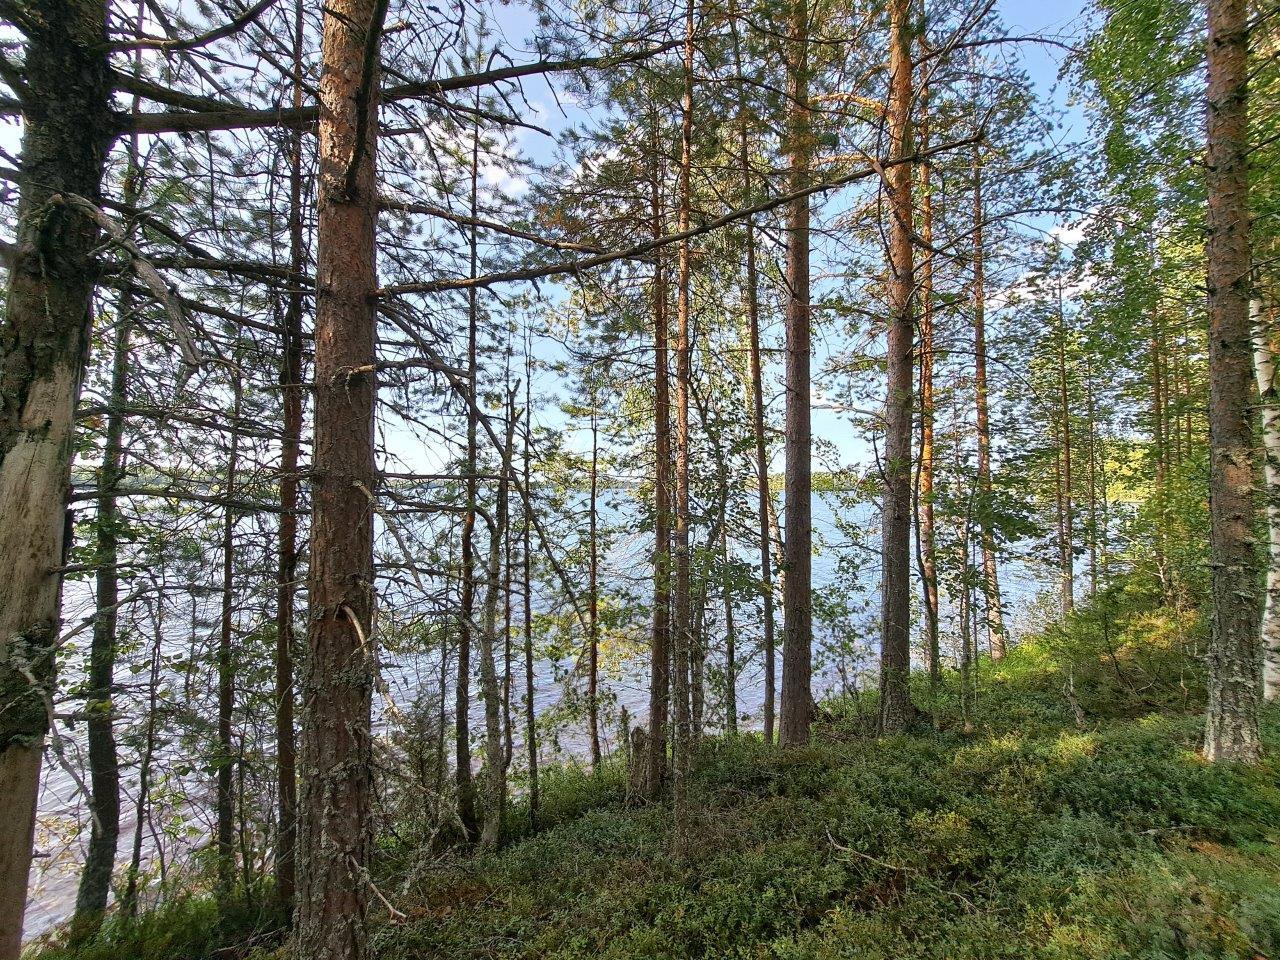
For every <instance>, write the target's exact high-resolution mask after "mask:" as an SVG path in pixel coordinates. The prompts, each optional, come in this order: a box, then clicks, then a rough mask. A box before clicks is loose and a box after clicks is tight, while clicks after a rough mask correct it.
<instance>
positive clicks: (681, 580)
mask: <svg viewBox="0 0 1280 960" xmlns="http://www.w3.org/2000/svg"><path fill="white" fill-rule="evenodd" d="M693 55H694V0H686V3H685V39H684V94H683V97H682V100H681V124H680V176H679V203H678V209H677V227H676V229H677V230H679V231H681V232H684V231H686V230H688V229H689V223H690V206H691V202H692V200H691V196H690V191H691V186H690V168H691V166H692V164H693ZM692 252H693V251H692V248H691V246H690V242H689V239H688V238H687V237H686V238H685V239H684V240H682V241H681V242H680V249H679V262H678V265H677V272H678V278H677V287H678V289H677V294H676V297H677V299H676V342H675V354H676V378H675V404H676V411H675V413H676V417H675V444H674V447H675V494H676V496H675V500H676V502H675V568H676V569H675V574H676V576H675V638H674V639H675V643H674V651H673V653H674V657H673V669H674V671H675V677H674V681H673V683H672V685H671V693H672V699H673V701H674V703H673V704H672V715H673V719H674V720H675V738H674V742H673V754H674V760H675V763H674V770H673V776H672V787H673V789H674V793H675V804H676V808H677V810H678V809H680V808H682V807H683V804H684V795H685V788H686V786H687V784H688V774H689V760H690V757H689V751H690V748H691V747H692V743H693V735H692V723H691V717H690V708H691V703H690V698H689V665H690V654H691V651H692V646H693V597H692V583H691V571H690V556H689V550H690V543H689V533H690V531H689V391H690V388H691V386H692V378H693V369H692V356H693V351H692V344H691V342H690V330H689V325H690V321H691V317H690V304H689V297H690V284H691V282H692V277H691V271H692V265H691V263H690V260H691V257H692Z"/></svg>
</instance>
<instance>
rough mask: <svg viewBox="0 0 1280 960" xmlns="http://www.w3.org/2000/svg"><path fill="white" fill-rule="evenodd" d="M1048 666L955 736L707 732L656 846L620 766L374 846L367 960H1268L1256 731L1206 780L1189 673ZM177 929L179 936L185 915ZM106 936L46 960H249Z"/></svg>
mask: <svg viewBox="0 0 1280 960" xmlns="http://www.w3.org/2000/svg"><path fill="white" fill-rule="evenodd" d="M1108 643H1110V641H1108ZM1073 656H1074V660H1072V662H1071V663H1070V666H1069V671H1070V672H1069V673H1067V672H1066V671H1065V670H1064V666H1063V665H1064V662H1065V661H1064V659H1063V657H1062V656H1061V651H1060V650H1059V651H1058V652H1057V653H1055V652H1054V651H1053V650H1051V649H1050V648H1049V646H1047V645H1045V644H1038V643H1030V644H1027V645H1025V646H1024V647H1022V648H1020V649H1019V650H1017V651H1015V653H1014V654H1012V655H1011V656H1010V657H1009V658H1008V659H1007V660H1006V661H1005V662H1004V663H1003V664H1000V665H998V666H996V665H992V664H990V663H988V662H986V661H984V662H983V664H982V673H983V675H982V677H981V679H980V682H979V685H978V686H979V692H978V702H977V706H976V711H975V712H974V718H975V729H974V730H973V731H972V732H969V733H966V732H964V730H963V723H962V721H961V714H960V712H959V708H958V702H957V700H956V698H955V695H956V692H957V690H958V678H956V677H954V676H950V677H948V678H947V680H946V686H945V689H944V690H943V692H942V693H941V695H939V696H937V697H935V698H934V699H933V701H932V702H933V716H932V722H930V719H929V718H928V717H926V718H925V721H924V722H923V723H922V725H921V727H920V728H919V729H918V730H917V731H915V732H912V733H909V734H905V735H901V736H894V737H887V738H877V737H873V736H870V735H869V734H868V733H867V730H868V727H869V716H871V715H872V713H871V711H873V710H874V704H873V703H872V702H871V701H869V700H867V699H865V698H864V699H862V700H858V699H853V700H847V701H839V702H835V703H831V704H828V705H827V708H826V709H825V710H824V715H823V719H822V722H821V723H820V724H819V725H818V727H817V729H816V730H815V737H814V742H813V744H812V745H811V746H810V747H808V748H805V749H799V750H789V751H785V752H783V751H779V750H777V749H774V748H770V747H768V746H766V745H765V744H763V743H762V741H761V740H760V738H759V737H758V736H743V737H739V738H734V739H726V738H708V739H707V740H705V741H704V743H703V747H702V751H701V755H700V758H699V762H698V764H697V769H696V772H695V773H694V775H693V777H692V782H691V784H690V789H689V801H688V805H687V809H686V810H685V811H684V812H683V815H682V816H681V817H680V820H679V824H678V827H677V821H676V820H675V818H674V816H673V813H672V811H671V810H670V808H669V807H666V806H661V805H629V804H628V803H627V802H626V797H625V782H626V776H625V770H624V769H623V765H622V763H621V762H618V763H607V764H606V766H605V769H604V770H602V771H601V772H600V773H598V774H595V775H592V774H591V773H589V772H587V771H581V770H573V769H568V770H563V769H562V770H553V771H551V772H550V774H549V775H548V776H547V777H546V778H545V779H544V783H543V800H544V802H543V808H542V825H541V827H540V829H539V830H538V832H536V833H528V834H527V835H525V836H513V837H512V838H511V839H510V841H509V842H508V843H507V844H506V845H505V847H504V848H503V849H502V850H501V851H500V852H498V853H496V854H493V855H485V856H470V855H466V856H463V855H456V856H445V858H444V859H443V860H442V859H441V856H440V854H439V853H431V854H428V853H426V852H425V851H422V850H415V849H413V848H412V845H397V844H393V843H384V844H383V845H382V846H381V848H380V854H379V858H378V859H379V861H380V864H381V868H382V870H381V871H380V872H383V876H384V877H385V879H384V880H380V882H379V886H380V889H381V890H382V892H383V893H384V894H385V895H386V896H387V897H388V898H389V899H391V900H393V901H394V902H395V904H396V907H397V909H398V910H399V911H401V912H402V913H403V916H401V917H396V918H394V919H392V918H389V917H388V913H389V911H388V910H387V909H386V907H385V906H383V905H382V904H380V903H375V906H374V910H375V914H376V919H375V926H374V933H373V939H374V954H375V956H376V957H378V958H382V960H401V958H437V957H438V958H450V960H461V958H481V957H529V958H533V957H539V958H542V957H547V958H551V957H554V958H562V960H569V958H590V960H605V958H619V960H622V958H684V957H689V958H694V957H697V958H813V960H818V958H868V960H869V958H890V957H892V958H938V960H942V958H947V960H956V958H979V957H982V958H997V957H1001V958H1003V957H1008V958H1015V957H1016V958H1026V957H1044V958H1049V957H1053V958H1104V957H1106V958H1111V957H1143V958H1147V957H1149V958H1156V957H1170V958H1172V957H1186V958H1209V957H1239V958H1248V960H1262V958H1266V957H1280V764H1278V762H1277V759H1276V758H1277V757H1280V712H1278V711H1276V710H1275V709H1274V708H1270V709H1268V711H1267V712H1266V714H1265V716H1264V731H1265V737H1266V745H1267V751H1268V757H1269V759H1268V760H1267V761H1265V762H1264V763H1263V764H1261V765H1260V766H1257V767H1255V768H1252V769H1247V768H1241V767H1233V766H1230V765H1208V764H1205V763H1203V762H1202V761H1201V760H1200V759H1199V757H1198V755H1197V753H1196V745H1197V742H1198V738H1199V735H1200V730H1201V719H1200V707H1201V696H1202V695H1201V692H1200V691H1199V690H1198V689H1197V688H1196V685H1195V681H1194V667H1192V668H1191V669H1192V671H1193V672H1192V673H1190V674H1189V673H1188V664H1193V663H1194V661H1192V660H1190V659H1189V658H1176V657H1173V656H1172V655H1165V654H1164V653H1162V652H1161V651H1160V650H1159V649H1154V648H1150V647H1146V646H1137V645H1135V646H1131V647H1129V648H1127V649H1126V648H1125V647H1123V646H1121V648H1120V649H1119V650H1118V651H1115V652H1114V653H1108V654H1107V655H1105V656H1103V657H1100V658H1099V657H1095V656H1092V655H1091V654H1090V655H1088V656H1085V657H1084V658H1081V657H1080V656H1079V655H1078V654H1075V655H1073ZM1067 676H1070V677H1071V678H1072V681H1071V687H1070V688H1068V686H1067V684H1066V681H1065V678H1066V677H1067ZM920 683H921V687H920V690H919V700H920V702H926V701H927V700H928V688H927V678H921V680H920ZM1073 701H1074V704H1075V705H1076V706H1078V707H1079V709H1080V715H1077V712H1076V710H1075V708H1074V706H1073ZM511 812H512V819H513V821H517V822H518V821H519V820H520V818H523V817H527V811H526V810H525V809H524V808H523V807H522V806H521V805H520V804H517V805H516V806H515V807H514V809H513V810H512V811H511ZM406 878H412V879H406ZM192 902H193V903H196V902H198V901H196V900H193V901H192ZM185 909H186V910H187V911H188V912H187V919H186V924H185V925H186V926H187V928H188V930H189V931H190V924H192V923H196V924H198V923H199V919H198V918H199V916H208V914H207V912H205V913H202V912H201V910H202V909H204V908H196V907H194V906H191V905H188V907H187V908H185ZM166 926H172V924H171V923H170V924H169V925H165V924H161V925H160V926H158V927H155V928H154V929H153V933H154V934H157V935H158V934H159V933H160V932H161V931H162V930H163V929H164V928H165V927H166ZM112 929H113V925H112V924H108V925H107V927H106V928H104V930H103V933H102V934H100V935H99V937H98V938H97V939H96V940H95V941H94V942H93V943H90V944H86V945H84V946H83V947H82V948H80V950H79V951H78V952H77V951H66V952H64V951H53V952H49V953H46V954H45V956H46V958H50V960H51V958H52V957H54V956H55V955H56V956H60V957H61V956H74V957H77V958H79V960H88V958H91V957H92V958H106V957H133V956H137V957H148V958H158V957H163V956H181V955H184V954H183V953H181V952H180V951H179V950H177V949H176V945H175V940H176V941H184V942H185V943H187V944H188V949H189V950H191V953H187V954H185V955H188V956H190V955H194V954H197V953H199V954H202V955H206V956H212V955H215V954H216V955H219V956H223V957H225V956H230V955H235V954H236V953H239V954H241V955H243V954H244V953H246V952H256V953H257V954H258V955H260V956H261V955H271V949H272V948H271V947H270V946H267V945H266V944H264V943H263V941H261V940H259V941H258V943H259V944H260V946H259V947H258V949H257V950H256V951H246V950H239V951H237V950H235V948H234V945H233V944H231V945H229V944H227V942H226V940H225V939H223V942H222V946H221V947H220V948H219V947H218V943H217V941H218V938H217V937H212V938H211V937H210V936H209V931H208V930H207V929H206V930H205V931H202V932H201V933H200V934H198V935H196V936H176V937H174V936H173V935H172V930H171V931H170V934H171V935H170V937H169V945H168V946H167V947H165V946H161V944H160V943H159V942H156V941H152V942H150V943H148V942H147V941H146V937H141V936H140V934H141V930H140V929H135V931H134V933H133V934H132V935H130V934H129V933H127V932H126V931H125V930H123V929H121V928H119V927H115V928H114V929H115V933H112V932H111V931H112ZM191 932H193V933H194V931H191ZM161 939H164V938H163V937H161ZM269 942H270V941H269V940H268V943H269ZM276 942H278V940H277V941H276ZM228 947H230V949H228ZM264 948H265V949H264ZM277 952H278V953H279V954H280V955H281V956H283V955H284V954H283V951H281V950H277Z"/></svg>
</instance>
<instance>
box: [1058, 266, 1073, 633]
mask: <svg viewBox="0 0 1280 960" xmlns="http://www.w3.org/2000/svg"><path fill="white" fill-rule="evenodd" d="M1068 386H1069V384H1068V382H1067V316H1066V311H1065V309H1064V307H1063V302H1062V282H1061V280H1059V281H1058V430H1059V432H1058V454H1059V457H1060V458H1061V463H1062V468H1061V469H1062V485H1061V491H1062V499H1061V515H1062V526H1061V534H1060V536H1059V537H1058V551H1059V566H1060V568H1061V578H1062V580H1061V582H1062V591H1061V593H1062V615H1063V616H1064V617H1066V616H1069V615H1070V614H1071V611H1072V610H1073V609H1074V608H1075V550H1074V543H1073V541H1074V540H1075V519H1074V516H1075V505H1074V504H1073V502H1072V497H1071V406H1070V402H1069V391H1068Z"/></svg>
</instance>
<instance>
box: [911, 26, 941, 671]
mask: <svg viewBox="0 0 1280 960" xmlns="http://www.w3.org/2000/svg"><path fill="white" fill-rule="evenodd" d="M921 40H922V45H923V38H921ZM920 109H921V118H920V148H921V149H922V150H927V149H928V147H929V86H928V84H927V83H926V84H924V85H922V87H921V90H920ZM932 181H933V167H932V165H931V164H928V163H922V164H920V238H921V239H922V240H923V241H924V252H923V254H922V256H921V262H920V468H919V470H920V472H919V492H918V494H917V500H918V504H917V506H916V517H917V524H918V530H917V534H916V537H917V540H918V545H917V549H918V551H919V563H920V583H921V587H922V592H923V594H924V614H925V651H926V654H927V656H928V667H929V682H930V684H931V685H932V687H933V688H934V689H936V688H937V686H938V684H939V683H940V682H941V679H942V651H941V649H940V644H939V639H938V537H937V519H936V516H935V511H934V503H933V500H934V491H933V446H934V441H933V432H934V399H933V395H934V378H933V363H934V349H935V348H934V331H933V250H932V247H933V182H932Z"/></svg>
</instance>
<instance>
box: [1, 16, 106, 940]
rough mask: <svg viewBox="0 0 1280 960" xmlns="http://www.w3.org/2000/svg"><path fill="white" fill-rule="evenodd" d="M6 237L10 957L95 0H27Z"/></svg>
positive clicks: (74, 341)
mask: <svg viewBox="0 0 1280 960" xmlns="http://www.w3.org/2000/svg"><path fill="white" fill-rule="evenodd" d="M24 10H25V12H26V13H27V17H28V21H29V23H28V25H27V29H28V31H29V32H28V34H27V43H26V53H25V58H24V64H25V72H26V81H27V90H26V92H25V98H24V99H25V105H24V113H25V115H26V123H25V129H24V132H23V140H22V175H21V181H20V184H19V190H20V196H19V202H18V223H17V228H16V237H15V241H16V243H15V249H14V254H13V259H12V263H11V266H10V269H9V289H8V293H7V296H6V298H5V315H4V322H3V325H0V357H3V363H2V364H0V584H4V589H3V590H0V797H4V798H5V799H4V803H5V817H4V819H3V824H0V960H14V958H16V957H17V956H18V952H19V949H20V946H21V942H22V915H23V911H24V908H25V905H26V895H27V877H28V873H29V871H30V867H31V852H32V848H31V844H32V839H33V834H34V828H35V810H36V796H37V793H38V789H39V779H40V756H41V747H42V744H43V742H44V736H45V732H46V730H47V728H48V724H49V716H48V712H47V710H46V698H47V697H51V696H52V692H53V688H54V648H53V644H54V642H55V640H56V638H57V634H58V617H59V599H60V593H61V584H62V577H61V575H60V573H59V572H58V568H59V567H61V566H62V565H63V554H64V551H65V548H66V543H65V540H66V530H67V526H68V524H67V522H66V516H65V512H66V504H67V493H68V488H69V484H70V458H71V451H72V439H73V432H74V430H73V426H74V414H75V406H76V401H77V400H78V398H79V395H80V384H81V380H82V378H83V376H84V367H85V360H86V357H87V355H88V350H89V331H90V324H91V317H90V302H91V295H92V292H93V282H94V275H95V269H94V265H93V262H92V257H93V251H94V247H95V245H96V242H97V236H98V228H97V226H96V225H95V224H94V223H93V222H92V221H91V220H90V219H89V218H88V217H85V216H84V215H83V214H81V213H79V212H77V211H76V210H74V209H72V208H71V207H69V206H67V205H65V204H62V203H59V202H58V201H57V198H58V195H59V193H61V192H63V191H66V192H70V193H74V194H77V195H79V196H82V197H85V198H87V199H88V200H90V201H93V202H96V201H97V199H98V196H99V192H100V188H101V181H102V171H103V163H104V159H105V155H106V152H107V148H108V146H109V144H110V142H111V138H112V117H111V112H110V110H109V97H110V79H109V70H108V65H107V43H106V4H105V3H104V2H103V0H28V2H27V3H25V4H24Z"/></svg>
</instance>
